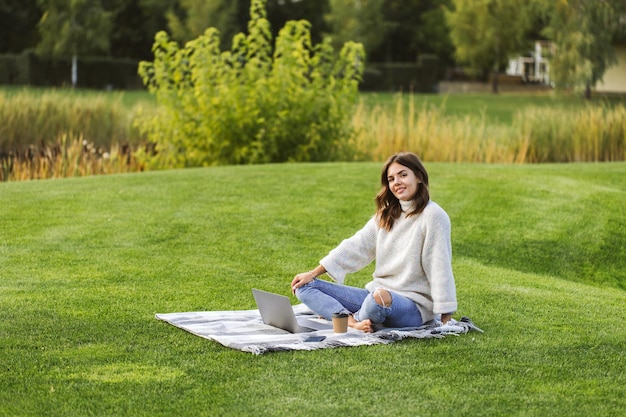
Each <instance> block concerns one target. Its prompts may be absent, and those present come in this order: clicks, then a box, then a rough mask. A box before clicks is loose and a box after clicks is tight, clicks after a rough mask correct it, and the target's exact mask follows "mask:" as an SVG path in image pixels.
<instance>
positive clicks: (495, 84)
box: [491, 70, 500, 94]
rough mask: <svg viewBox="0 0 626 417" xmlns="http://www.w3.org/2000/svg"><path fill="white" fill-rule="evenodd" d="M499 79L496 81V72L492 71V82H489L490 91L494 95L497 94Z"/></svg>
mask: <svg viewBox="0 0 626 417" xmlns="http://www.w3.org/2000/svg"><path fill="white" fill-rule="evenodd" d="M499 81H500V80H499V79H498V71H497V70H496V71H494V72H493V80H492V82H491V91H493V93H494V94H498V91H499V87H500V86H499Z"/></svg>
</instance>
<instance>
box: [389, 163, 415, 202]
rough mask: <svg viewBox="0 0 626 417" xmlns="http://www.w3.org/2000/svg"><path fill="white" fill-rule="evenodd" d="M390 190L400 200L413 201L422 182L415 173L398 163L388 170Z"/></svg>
mask: <svg viewBox="0 0 626 417" xmlns="http://www.w3.org/2000/svg"><path fill="white" fill-rule="evenodd" d="M387 181H388V182H389V189H390V190H391V192H392V193H393V195H394V196H395V197H396V198H397V199H398V200H404V201H409V200H412V199H413V197H414V196H415V193H416V192H417V187H418V185H419V183H420V180H419V179H418V178H417V176H416V175H415V173H414V172H413V171H412V170H411V169H409V168H407V167H405V166H404V165H400V164H399V163H397V162H394V163H393V164H391V165H390V166H389V169H388V170H387Z"/></svg>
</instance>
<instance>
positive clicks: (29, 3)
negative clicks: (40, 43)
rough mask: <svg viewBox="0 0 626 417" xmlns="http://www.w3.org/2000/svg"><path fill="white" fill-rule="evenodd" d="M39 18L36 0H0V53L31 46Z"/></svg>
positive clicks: (39, 12)
mask: <svg viewBox="0 0 626 417" xmlns="http://www.w3.org/2000/svg"><path fill="white" fill-rule="evenodd" d="M40 18H41V11H40V10H39V7H37V1H36V0H26V1H24V0H0V54H2V53H20V52H22V51H24V50H25V49H29V48H33V47H34V46H35V45H36V43H37V31H36V30H35V28H36V26H37V22H38V21H39V19H40Z"/></svg>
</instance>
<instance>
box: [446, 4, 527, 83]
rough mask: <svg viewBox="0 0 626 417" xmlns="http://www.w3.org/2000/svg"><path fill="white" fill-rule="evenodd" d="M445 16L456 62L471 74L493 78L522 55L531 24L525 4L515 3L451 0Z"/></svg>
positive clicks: (495, 79) (495, 81) (495, 78)
mask: <svg viewBox="0 0 626 417" xmlns="http://www.w3.org/2000/svg"><path fill="white" fill-rule="evenodd" d="M453 3H454V7H453V8H452V9H448V10H447V12H446V17H447V21H448V26H449V27H450V37H451V38H452V42H453V43H454V45H455V47H456V57H457V59H458V60H459V61H460V62H462V63H465V64H467V65H468V70H469V72H470V73H473V74H482V73H485V72H486V71H489V70H491V71H493V72H494V74H495V75H497V73H498V71H499V70H500V68H501V67H502V66H504V65H506V64H507V62H508V60H509V58H510V57H511V56H513V55H516V54H519V53H521V52H524V50H525V49H526V47H527V46H528V40H527V39H526V37H525V36H524V35H525V34H526V32H527V31H528V29H529V28H530V26H531V25H530V24H531V19H530V17H531V14H530V11H531V9H530V7H529V5H528V4H529V3H520V2H518V1H516V0H474V1H465V0H453ZM497 90H498V87H497V77H494V92H497Z"/></svg>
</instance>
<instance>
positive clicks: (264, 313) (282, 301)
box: [252, 288, 333, 333]
mask: <svg viewBox="0 0 626 417" xmlns="http://www.w3.org/2000/svg"><path fill="white" fill-rule="evenodd" d="M252 294H253V295H254V300H255V301H256V305H257V307H259V312H260V313H261V318H262V319H263V323H265V324H268V325H270V326H274V327H278V328H280V329H283V330H287V331H288V332H291V333H306V332H313V331H316V330H328V329H332V328H333V326H332V324H330V323H320V322H318V321H315V320H311V319H309V318H306V317H296V315H295V314H294V312H293V307H292V306H291V302H290V301H289V297H285V296H284V295H279V294H274V293H271V292H267V291H263V290H257V289H255V288H253V289H252Z"/></svg>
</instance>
